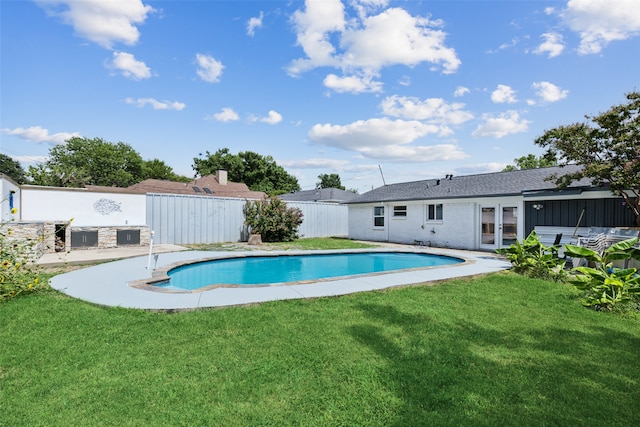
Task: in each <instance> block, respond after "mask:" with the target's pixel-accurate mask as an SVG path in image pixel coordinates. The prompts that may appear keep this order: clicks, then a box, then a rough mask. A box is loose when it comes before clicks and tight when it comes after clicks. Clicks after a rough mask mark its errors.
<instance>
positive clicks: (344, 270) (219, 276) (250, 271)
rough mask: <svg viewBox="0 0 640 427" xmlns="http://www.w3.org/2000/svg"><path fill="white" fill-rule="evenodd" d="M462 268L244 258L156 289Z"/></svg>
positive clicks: (172, 277)
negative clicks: (431, 268) (436, 268)
mask: <svg viewBox="0 0 640 427" xmlns="http://www.w3.org/2000/svg"><path fill="white" fill-rule="evenodd" d="M463 262H464V260H462V259H460V258H455V257H451V256H445V255H435V254H425V253H416V252H358V253H331V254H310V255H300V254H297V255H283V254H279V255H275V256H269V255H259V256H242V257H234V258H225V259H215V260H204V261H199V262H195V263H190V264H186V265H181V266H178V267H175V268H170V269H168V271H167V272H166V276H167V280H162V281H159V282H157V283H155V284H154V286H155V287H156V288H159V289H165V290H172V291H194V290H205V289H211V288H214V287H252V286H253V287H256V286H272V285H282V284H291V283H305V282H310V281H314V280H322V279H328V278H336V277H347V276H349V277H350V276H357V275H363V274H373V273H383V272H397V271H399V270H412V269H424V268H430V267H440V266H447V265H452V264H459V263H463Z"/></svg>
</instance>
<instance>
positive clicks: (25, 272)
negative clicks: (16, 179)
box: [0, 208, 41, 302]
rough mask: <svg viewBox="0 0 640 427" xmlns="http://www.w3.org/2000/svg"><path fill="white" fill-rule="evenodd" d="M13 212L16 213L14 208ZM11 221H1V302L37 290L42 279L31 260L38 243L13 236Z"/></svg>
mask: <svg viewBox="0 0 640 427" xmlns="http://www.w3.org/2000/svg"><path fill="white" fill-rule="evenodd" d="M11 213H12V214H15V213H16V209H15V208H13V209H12V211H11ZM12 235H13V230H12V229H11V227H10V222H7V221H2V223H0V302H4V301H7V300H9V299H11V298H14V297H16V296H18V295H20V294H24V293H29V292H33V291H35V290H37V289H38V288H39V287H40V285H41V281H40V278H39V277H38V272H37V271H36V268H35V264H34V263H33V262H32V261H30V256H31V254H32V253H33V250H32V249H33V247H34V246H35V245H36V244H37V243H38V242H34V241H31V240H27V239H17V238H13V237H11V236H12Z"/></svg>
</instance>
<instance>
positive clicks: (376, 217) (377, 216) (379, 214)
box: [373, 206, 384, 227]
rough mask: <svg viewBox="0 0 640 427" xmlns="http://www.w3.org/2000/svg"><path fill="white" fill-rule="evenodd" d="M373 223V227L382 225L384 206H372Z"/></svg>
mask: <svg viewBox="0 0 640 427" xmlns="http://www.w3.org/2000/svg"><path fill="white" fill-rule="evenodd" d="M373 225H374V227H384V206H376V207H374V208H373Z"/></svg>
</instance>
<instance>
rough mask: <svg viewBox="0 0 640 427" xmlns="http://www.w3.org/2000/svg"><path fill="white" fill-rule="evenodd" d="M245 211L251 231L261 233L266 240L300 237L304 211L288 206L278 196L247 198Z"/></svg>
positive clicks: (283, 240) (290, 239)
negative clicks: (251, 199)
mask: <svg viewBox="0 0 640 427" xmlns="http://www.w3.org/2000/svg"><path fill="white" fill-rule="evenodd" d="M243 212H244V217H245V221H244V222H245V224H246V225H247V226H248V227H249V231H250V232H251V233H254V234H260V235H261V236H262V240H263V241H265V242H290V241H292V240H295V239H297V238H298V227H299V226H300V224H302V211H301V210H300V209H298V208H289V207H287V203H286V202H285V201H284V200H281V199H279V198H277V197H265V198H264V199H262V200H254V201H248V200H247V202H246V203H245V205H244V208H243Z"/></svg>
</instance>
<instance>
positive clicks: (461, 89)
mask: <svg viewBox="0 0 640 427" xmlns="http://www.w3.org/2000/svg"><path fill="white" fill-rule="evenodd" d="M467 93H469V88H468V87H464V86H458V87H457V88H456V90H455V91H454V92H453V96H455V97H456V98H457V97H460V96H464V95H466V94H467Z"/></svg>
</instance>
